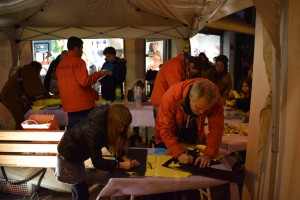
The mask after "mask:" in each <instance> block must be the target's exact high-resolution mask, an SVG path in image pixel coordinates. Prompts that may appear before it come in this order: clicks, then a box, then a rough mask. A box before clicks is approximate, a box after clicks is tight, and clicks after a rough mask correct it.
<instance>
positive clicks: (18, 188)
mask: <svg viewBox="0 0 300 200" xmlns="http://www.w3.org/2000/svg"><path fill="white" fill-rule="evenodd" d="M46 171H47V168H42V169H41V170H39V171H38V172H36V173H35V174H33V175H32V176H30V177H29V178H26V179H24V180H22V181H15V180H9V179H8V177H7V175H6V172H5V168H4V167H1V172H2V175H3V178H4V179H0V191H1V192H4V193H10V194H18V195H26V194H29V195H31V194H32V193H34V192H36V191H37V190H38V189H39V188H40V185H41V182H42V179H43V177H44V176H45V173H46ZM39 175H40V178H39V180H38V182H37V185H35V184H31V183H28V182H29V181H31V180H33V179H34V178H35V177H37V176H39Z"/></svg>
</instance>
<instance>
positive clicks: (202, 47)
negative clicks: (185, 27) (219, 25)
mask: <svg viewBox="0 0 300 200" xmlns="http://www.w3.org/2000/svg"><path fill="white" fill-rule="evenodd" d="M190 43H191V55H192V56H198V55H199V53H201V52H204V53H205V54H206V56H207V57H208V59H209V60H210V61H211V62H213V60H214V57H216V56H218V55H220V46H221V36H219V35H209V34H202V33H198V34H196V35H195V36H194V37H192V38H191V39H190Z"/></svg>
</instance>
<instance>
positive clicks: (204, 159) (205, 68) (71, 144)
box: [0, 37, 252, 200]
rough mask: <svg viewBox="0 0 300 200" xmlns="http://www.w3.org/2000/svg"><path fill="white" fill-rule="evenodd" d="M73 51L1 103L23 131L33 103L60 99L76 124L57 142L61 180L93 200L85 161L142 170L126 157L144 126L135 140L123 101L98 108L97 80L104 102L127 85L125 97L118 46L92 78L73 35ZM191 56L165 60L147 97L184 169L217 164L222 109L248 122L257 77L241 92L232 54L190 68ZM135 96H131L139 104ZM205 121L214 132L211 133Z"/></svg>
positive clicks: (6, 93)
mask: <svg viewBox="0 0 300 200" xmlns="http://www.w3.org/2000/svg"><path fill="white" fill-rule="evenodd" d="M155 45H157V44H155V43H151V46H150V47H151V50H152V51H153V52H151V55H152V57H154V56H159V55H160V53H159V52H158V51H157V48H156V47H155ZM150 47H149V49H150ZM67 48H68V50H65V51H62V52H61V54H60V55H59V56H58V57H57V58H56V59H55V60H54V61H53V62H52V63H51V65H50V67H49V70H48V73H47V75H46V78H45V81H44V83H42V82H41V80H40V78H39V72H40V70H41V68H42V66H41V64H40V63H38V62H35V61H33V62H31V63H30V64H28V65H25V66H24V67H21V68H20V69H19V70H18V71H17V73H15V74H13V75H12V76H11V77H10V78H9V79H8V81H7V82H6V84H5V85H4V87H3V89H2V91H1V94H0V100H1V103H2V104H3V105H4V106H5V107H6V108H7V109H8V110H9V111H10V112H11V113H12V115H13V117H14V119H15V121H16V129H19V130H21V129H22V127H21V123H22V122H23V121H24V120H25V119H24V115H25V113H26V112H27V111H28V109H29V108H30V106H31V105H32V104H33V101H35V100H36V99H40V98H49V97H50V95H54V96H55V97H56V98H57V97H58V98H61V102H62V108H63V110H64V112H66V113H67V115H68V120H69V121H68V127H67V130H66V131H65V133H64V135H63V137H62V138H61V141H60V143H59V145H58V154H57V168H56V173H55V176H56V177H57V179H58V180H59V181H61V182H63V183H66V184H70V185H71V186H72V198H73V199H82V200H84V199H88V198H89V192H88V185H87V182H86V172H85V166H84V161H85V160H87V159H88V158H91V159H92V163H93V165H94V167H95V168H96V169H102V170H108V171H115V170H118V169H131V168H133V167H136V166H139V165H140V163H139V161H137V160H130V159H129V158H128V157H127V150H128V148H129V147H130V146H135V142H136V140H137V139H140V136H139V133H138V132H139V128H138V127H135V128H134V135H133V137H134V138H131V139H128V137H129V136H128V130H129V126H130V123H131V121H132V116H131V113H130V111H129V109H128V108H127V106H125V105H124V104H118V103H114V104H106V105H101V106H96V105H95V102H96V101H97V100H98V98H99V94H98V91H96V90H95V89H93V87H92V85H93V84H94V83H96V82H98V81H100V83H101V92H102V98H104V99H105V100H107V101H112V102H113V101H115V100H116V89H117V88H120V89H121V94H122V97H121V98H122V99H124V93H125V91H123V82H124V81H125V78H126V71H127V67H126V59H122V58H119V57H117V56H116V50H115V49H114V48H113V47H107V48H105V49H104V51H103V54H104V55H105V63H104V64H103V66H102V68H101V70H100V71H95V72H93V73H91V74H89V73H88V70H87V66H86V63H85V61H84V60H83V59H82V58H81V56H82V53H83V41H82V40H81V39H80V38H78V37H70V38H69V39H68V42H67ZM157 59H158V58H157ZM160 59H161V57H160ZM184 59H185V58H184V55H183V53H179V54H178V55H177V56H176V57H174V58H171V59H169V60H167V61H166V62H164V63H162V60H160V61H157V63H156V64H158V63H159V67H158V68H157V67H149V69H148V70H147V72H146V77H145V80H146V81H148V83H149V85H150V91H149V92H148V94H145V93H143V99H145V101H147V100H149V101H150V102H151V103H152V104H153V106H154V110H153V112H154V116H155V147H164V148H167V149H168V150H169V152H170V155H172V156H173V157H174V158H176V159H177V160H178V162H179V163H180V164H182V165H188V164H193V165H196V166H199V167H200V168H204V167H210V164H211V161H212V159H213V158H214V157H215V156H216V154H217V152H218V149H219V146H220V144H221V139H222V135H223V129H224V110H223V107H224V106H231V107H234V108H237V109H240V110H241V111H243V112H244V113H245V114H246V116H248V117H249V113H250V100H251V82H252V80H251V77H250V76H246V77H243V78H242V79H241V81H240V84H239V86H238V88H237V89H236V90H234V89H233V84H232V77H231V74H230V73H229V72H228V63H229V60H228V57H227V56H225V55H219V56H217V57H216V59H215V62H214V63H213V62H210V61H209V59H208V58H207V56H206V55H205V53H203V52H202V53H200V54H199V56H198V57H190V58H188V62H189V65H188V66H186V65H185V63H184ZM43 84H44V85H43ZM135 87H140V89H141V90H144V88H145V83H144V82H143V80H138V81H137V82H135V83H134V85H133V88H135ZM133 88H132V89H133ZM16 91H18V92H16ZM129 92H130V90H128V96H127V97H128V100H131V101H132V100H133V97H132V98H131V99H129V98H130V94H129ZM132 95H133V94H132ZM25 103H26V104H25ZM206 118H207V119H208V133H205V131H204V125H205V119H206ZM182 143H187V144H205V149H204V151H203V152H202V153H203V154H201V155H198V156H196V157H193V156H191V155H189V154H188V153H187V151H186V149H185V148H184V147H183V146H182V145H181V144H182ZM103 147H106V148H107V149H109V150H110V151H111V152H112V154H113V155H114V156H115V159H114V160H106V159H105V158H103V156H102V154H101V149H102V148H103Z"/></svg>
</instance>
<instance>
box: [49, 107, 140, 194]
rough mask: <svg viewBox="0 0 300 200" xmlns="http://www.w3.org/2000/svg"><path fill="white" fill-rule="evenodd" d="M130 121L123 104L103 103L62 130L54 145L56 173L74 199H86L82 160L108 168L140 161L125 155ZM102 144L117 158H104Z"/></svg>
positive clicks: (111, 168) (113, 168)
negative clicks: (70, 191)
mask: <svg viewBox="0 0 300 200" xmlns="http://www.w3.org/2000/svg"><path fill="white" fill-rule="evenodd" d="M131 121H132V116H131V113H130V111H129V109H128V108H127V107H126V106H125V105H122V104H111V105H102V106H99V107H95V108H93V109H92V110H91V111H90V112H89V113H88V115H87V117H86V118H85V119H82V120H81V121H79V122H78V123H76V124H74V125H73V126H72V128H70V129H68V130H67V131H66V132H65V133H64V135H63V137H62V138H61V140H60V142H59V144H58V147H57V150H58V155H57V167H56V172H55V176H56V178H57V180H58V181H61V182H63V183H67V184H71V185H72V186H71V188H72V198H73V199H74V200H75V199H76V200H86V199H89V190H88V185H87V182H86V172H85V165H84V161H85V160H87V159H89V158H91V160H92V163H93V165H94V167H95V168H96V169H101V170H107V171H114V170H117V169H131V168H133V167H135V166H138V165H140V163H139V162H138V161H137V160H130V159H129V158H128V157H127V156H126V152H127V149H128V139H127V137H128V128H129V125H130V123H131ZM103 147H107V149H109V150H110V151H111V152H112V153H113V154H114V156H115V158H116V159H115V160H108V159H104V158H103V157H102V153H101V149H102V148H103Z"/></svg>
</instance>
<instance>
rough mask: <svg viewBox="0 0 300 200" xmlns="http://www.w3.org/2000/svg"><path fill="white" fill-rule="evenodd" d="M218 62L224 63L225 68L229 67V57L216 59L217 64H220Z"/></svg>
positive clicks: (221, 56) (222, 56) (223, 56)
mask: <svg viewBox="0 0 300 200" xmlns="http://www.w3.org/2000/svg"><path fill="white" fill-rule="evenodd" d="M218 61H220V62H222V63H223V64H224V65H225V68H227V66H228V58H227V56H225V55H219V56H218V57H217V58H216V62H218Z"/></svg>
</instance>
